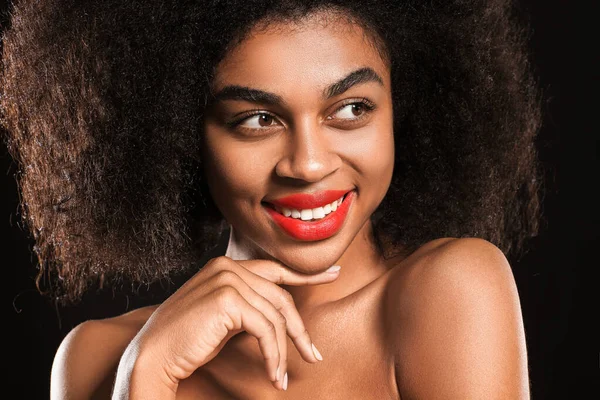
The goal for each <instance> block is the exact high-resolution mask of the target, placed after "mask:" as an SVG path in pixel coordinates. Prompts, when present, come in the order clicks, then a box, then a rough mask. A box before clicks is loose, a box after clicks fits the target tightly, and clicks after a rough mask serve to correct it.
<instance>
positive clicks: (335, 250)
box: [267, 241, 347, 274]
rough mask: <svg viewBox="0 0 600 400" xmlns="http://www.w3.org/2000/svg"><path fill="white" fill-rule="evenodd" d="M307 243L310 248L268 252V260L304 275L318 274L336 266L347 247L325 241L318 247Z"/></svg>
mask: <svg viewBox="0 0 600 400" xmlns="http://www.w3.org/2000/svg"><path fill="white" fill-rule="evenodd" d="M305 243H307V244H309V246H302V247H303V248H295V249H285V250H284V251H282V249H281V248H279V249H276V250H275V251H268V252H267V254H268V258H269V259H272V260H276V261H279V262H281V263H283V264H284V265H286V266H287V267H289V268H291V269H293V270H295V271H298V272H301V273H304V274H318V273H321V272H323V271H325V270H327V269H328V268H329V267H331V266H332V265H336V263H337V262H338V260H339V259H340V258H341V257H342V255H343V253H344V250H345V248H346V247H347V246H345V247H343V246H340V243H336V244H333V243H331V242H329V241H323V242H321V243H319V245H316V246H315V244H316V243H310V242H305ZM342 247H343V248H342Z"/></svg>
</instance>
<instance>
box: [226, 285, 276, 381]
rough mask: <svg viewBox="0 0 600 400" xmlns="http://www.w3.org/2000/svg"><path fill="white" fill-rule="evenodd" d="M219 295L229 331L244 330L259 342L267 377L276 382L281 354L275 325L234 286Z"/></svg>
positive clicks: (228, 287)
mask: <svg viewBox="0 0 600 400" xmlns="http://www.w3.org/2000/svg"><path fill="white" fill-rule="evenodd" d="M217 293H218V294H217V296H218V300H219V301H220V302H221V307H220V309H221V310H222V311H223V312H224V313H225V316H226V326H227V329H229V330H230V331H232V330H238V329H241V330H244V331H246V332H248V333H249V334H250V335H252V336H254V337H255V338H256V339H257V340H258V345H259V348H260V351H261V353H262V354H263V357H264V359H265V365H266V370H267V375H268V376H269V377H270V379H271V381H276V380H277V367H278V366H279V361H280V354H279V345H278V341H277V334H276V327H275V325H273V323H271V321H269V319H268V318H267V317H266V316H265V315H264V314H263V313H262V312H261V311H259V310H258V309H256V308H254V307H253V306H252V305H251V304H250V303H249V302H248V301H246V299H245V298H244V297H243V296H242V295H241V294H240V292H238V291H237V289H236V288H234V287H233V286H223V287H222V288H221V289H219V290H218V292H217ZM280 380H281V379H280Z"/></svg>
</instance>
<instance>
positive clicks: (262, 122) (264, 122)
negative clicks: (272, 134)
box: [258, 114, 273, 126]
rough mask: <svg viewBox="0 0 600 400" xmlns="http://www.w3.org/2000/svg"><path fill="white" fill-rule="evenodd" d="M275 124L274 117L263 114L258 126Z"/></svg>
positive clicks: (259, 118)
mask: <svg viewBox="0 0 600 400" xmlns="http://www.w3.org/2000/svg"><path fill="white" fill-rule="evenodd" d="M272 123H273V117H271V116H270V115H268V114H261V115H259V116H258V125H260V126H271V124H272Z"/></svg>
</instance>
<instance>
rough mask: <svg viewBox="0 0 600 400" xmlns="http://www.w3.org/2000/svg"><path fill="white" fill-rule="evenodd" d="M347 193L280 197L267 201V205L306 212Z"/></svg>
mask: <svg viewBox="0 0 600 400" xmlns="http://www.w3.org/2000/svg"><path fill="white" fill-rule="evenodd" d="M349 191H350V190H324V191H322V192H315V193H295V194H290V195H288V196H285V197H280V198H279V199H274V200H269V201H268V203H271V204H274V205H276V206H279V207H285V208H295V209H297V210H306V209H311V208H317V207H323V206H325V205H327V204H331V203H333V202H334V201H335V200H337V199H339V198H340V197H342V196H344V195H345V194H346V193H348V192H349Z"/></svg>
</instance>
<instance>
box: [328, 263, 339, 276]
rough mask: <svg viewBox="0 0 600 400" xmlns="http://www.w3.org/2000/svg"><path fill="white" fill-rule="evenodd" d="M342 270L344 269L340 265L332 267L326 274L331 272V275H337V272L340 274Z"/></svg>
mask: <svg viewBox="0 0 600 400" xmlns="http://www.w3.org/2000/svg"><path fill="white" fill-rule="evenodd" d="M340 269H342V267H341V266H339V265H334V266H332V267H329V269H328V270H327V271H325V272H329V273H330V274H335V273H336V272H338V271H339V270H340Z"/></svg>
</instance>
